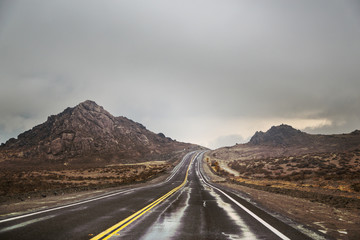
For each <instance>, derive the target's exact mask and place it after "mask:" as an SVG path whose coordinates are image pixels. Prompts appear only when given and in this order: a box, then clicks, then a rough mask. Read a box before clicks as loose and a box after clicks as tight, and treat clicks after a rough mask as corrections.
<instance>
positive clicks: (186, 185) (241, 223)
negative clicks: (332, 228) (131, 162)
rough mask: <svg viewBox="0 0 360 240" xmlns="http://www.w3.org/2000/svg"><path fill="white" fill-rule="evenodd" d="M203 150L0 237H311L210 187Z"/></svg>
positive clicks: (20, 223)
mask: <svg viewBox="0 0 360 240" xmlns="http://www.w3.org/2000/svg"><path fill="white" fill-rule="evenodd" d="M203 154H204V152H201V151H198V152H191V153H188V154H187V155H186V156H185V157H184V158H183V159H182V161H181V162H180V163H179V165H178V166H177V167H176V168H175V169H174V170H173V172H172V174H171V175H170V176H169V177H168V179H167V180H166V181H164V182H162V183H159V184H156V185H151V186H146V187H138V188H134V189H128V190H121V191H117V192H113V193H111V194H107V195H102V196H99V197H97V198H92V199H88V200H85V201H82V202H77V203H74V204H71V205H66V206H62V207H57V208H52V209H47V210H44V211H40V212H35V213H31V214H27V215H22V216H17V217H13V218H7V219H2V220H0V239H4V240H5V239H302V240H303V239H310V238H309V237H307V236H305V235H303V234H302V233H300V232H298V231H297V230H295V229H294V228H292V227H290V226H288V225H286V224H284V223H282V222H281V221H279V220H277V219H276V218H274V217H272V216H270V215H269V214H267V213H265V212H263V211H262V210H260V209H258V208H256V207H255V206H253V205H251V204H250V203H248V202H247V201H245V200H243V199H241V198H240V197H239V196H237V195H235V194H234V193H232V192H230V191H227V190H224V189H221V188H220V187H219V186H216V185H213V184H211V183H209V181H208V180H207V179H206V177H205V176H204V174H203V173H202V169H201V164H200V163H201V160H202V157H203Z"/></svg>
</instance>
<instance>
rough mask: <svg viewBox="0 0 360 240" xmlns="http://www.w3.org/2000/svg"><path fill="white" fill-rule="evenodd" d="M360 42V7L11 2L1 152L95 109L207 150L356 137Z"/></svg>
mask: <svg viewBox="0 0 360 240" xmlns="http://www.w3.org/2000/svg"><path fill="white" fill-rule="evenodd" d="M1 9H2V10H1ZM4 9H5V10H4ZM359 42H360V7H359V4H358V2H357V1H335V0H334V1H329V0H324V1H316V2H314V1H300V2H289V1H282V0H274V1H233V0H227V1H218V0H211V1H208V0H206V1H205V0H198V1H181V2H176V3H175V2H169V1H164V0H154V1H105V2H104V1H103V2H99V1H75V2H74V1H44V0H42V1H41V0H32V1H26V2H25V1H2V2H1V6H0V81H1V89H0V112H1V116H0V141H2V142H4V141H6V139H7V138H9V137H13V136H16V135H17V134H18V133H20V132H21V131H23V130H26V129H28V128H31V127H32V126H33V125H35V124H39V123H41V122H43V121H45V120H46V117H47V116H48V115H50V114H55V113H58V112H60V111H62V110H63V109H64V108H66V107H67V106H74V105H76V104H77V103H79V102H81V101H83V100H85V99H92V100H95V101H96V102H98V103H99V104H101V105H103V106H104V107H105V108H106V109H107V110H108V111H110V112H111V113H113V114H114V115H125V116H127V117H129V118H132V119H133V120H135V121H139V122H142V123H143V124H144V125H146V126H147V127H148V128H149V129H151V130H153V131H158V132H164V133H165V134H167V135H169V136H170V137H173V138H176V139H178V140H183V141H191V142H196V143H200V144H204V145H208V146H209V145H210V144H212V145H213V146H215V145H216V144H217V145H218V146H220V145H221V144H222V143H220V142H219V141H217V140H216V139H221V136H230V135H238V136H239V138H240V136H241V137H243V138H248V137H249V135H251V132H252V131H255V130H266V129H264V128H267V127H268V125H272V124H277V123H279V122H284V123H287V122H292V123H294V124H295V127H296V126H298V127H301V128H302V129H306V130H309V131H311V132H314V133H316V132H321V133H335V132H349V131H352V130H353V129H355V128H359V127H358V126H359V117H358V110H359V109H360V106H359V105H360V101H359V100H360V99H359V94H358V89H360V81H359V77H360V70H359V68H358V63H359V62H360V44H359ZM318 122H325V123H326V124H317V123H318ZM305 123H306V124H305ZM258 128H260V129H258ZM215 142H217V143H216V144H215V145H214V144H213V143H215ZM223 142H224V143H225V141H223ZM235 142H236V141H235V140H234V143H235ZM226 144H228V143H226Z"/></svg>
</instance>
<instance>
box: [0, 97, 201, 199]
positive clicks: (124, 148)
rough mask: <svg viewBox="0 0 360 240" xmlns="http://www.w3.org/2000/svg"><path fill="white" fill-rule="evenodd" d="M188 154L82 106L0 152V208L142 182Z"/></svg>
mask: <svg viewBox="0 0 360 240" xmlns="http://www.w3.org/2000/svg"><path fill="white" fill-rule="evenodd" d="M192 149H201V147H200V146H197V145H193V144H189V143H182V142H178V141H175V140H172V139H171V138H169V137H166V136H165V135H164V134H162V133H158V134H155V133H153V132H151V131H149V130H147V129H146V128H145V127H144V126H143V125H142V124H140V123H136V122H134V121H132V120H130V119H128V118H126V117H114V116H112V115H111V114H110V113H109V112H107V111H106V110H104V108H103V107H101V106H99V105H97V104H96V103H95V102H93V101H89V100H88V101H85V102H82V103H80V104H79V105H77V106H75V107H72V108H67V109H65V110H64V111H63V112H62V113H59V114H57V115H53V116H50V117H48V119H47V121H46V122H44V123H42V124H40V125H38V126H35V127H34V128H32V129H31V130H28V131H26V132H24V133H22V134H20V135H19V136H18V138H17V139H15V138H13V139H10V140H8V141H7V142H6V143H5V144H2V145H1V146H0V203H1V202H2V203H4V202H8V201H25V200H27V199H32V198H34V197H39V196H40V197H46V196H49V195H58V194H64V193H67V192H74V191H75V192H78V191H84V190H92V189H99V188H108V187H115V186H119V185H124V184H131V183H137V182H144V181H147V180H150V179H153V178H154V177H157V176H159V175H161V174H164V173H166V172H169V171H170V170H171V169H172V168H173V167H174V165H175V164H176V163H177V161H179V160H180V159H181V157H182V156H183V155H184V154H185V153H187V152H189V151H191V150H192Z"/></svg>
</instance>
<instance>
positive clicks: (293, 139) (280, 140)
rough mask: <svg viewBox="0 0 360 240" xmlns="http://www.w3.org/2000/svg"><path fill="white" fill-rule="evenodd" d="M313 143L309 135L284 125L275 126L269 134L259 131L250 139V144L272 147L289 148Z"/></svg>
mask: <svg viewBox="0 0 360 240" xmlns="http://www.w3.org/2000/svg"><path fill="white" fill-rule="evenodd" d="M308 141H311V137H310V135H309V134H307V133H304V132H301V131H300V130H297V129H294V128H293V127H291V126H289V125H285V124H282V125H280V126H273V127H271V128H270V129H269V130H268V131H267V132H265V133H264V132H262V131H258V132H256V133H255V134H254V136H253V137H252V138H251V139H250V142H249V144H253V145H272V146H289V145H294V144H302V143H304V142H308Z"/></svg>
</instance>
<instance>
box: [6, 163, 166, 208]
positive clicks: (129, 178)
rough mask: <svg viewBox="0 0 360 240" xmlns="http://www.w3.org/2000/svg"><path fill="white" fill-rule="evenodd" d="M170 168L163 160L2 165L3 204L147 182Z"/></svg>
mask: <svg viewBox="0 0 360 240" xmlns="http://www.w3.org/2000/svg"><path fill="white" fill-rule="evenodd" d="M171 167H172V164H170V163H168V162H165V161H164V162H147V163H143V164H115V165H110V166H104V167H101V166H92V167H88V168H83V167H78V168H76V167H74V168H71V169H66V168H65V169H64V168H62V169H59V168H58V169H56V168H52V169H51V170H47V169H40V170H37V169H36V170H35V169H34V168H23V169H16V168H13V167H9V168H1V169H0V203H1V202H2V203H3V202H6V201H8V200H11V199H18V200H21V201H24V200H25V199H27V198H32V197H39V196H42V197H46V196H48V195H58V194H64V193H68V192H78V191H84V190H94V189H100V188H108V187H115V186H120V185H124V184H130V183H137V182H144V181H147V180H149V179H152V178H154V177H156V176H159V174H162V173H164V172H166V171H167V170H168V169H170V168H171Z"/></svg>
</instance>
